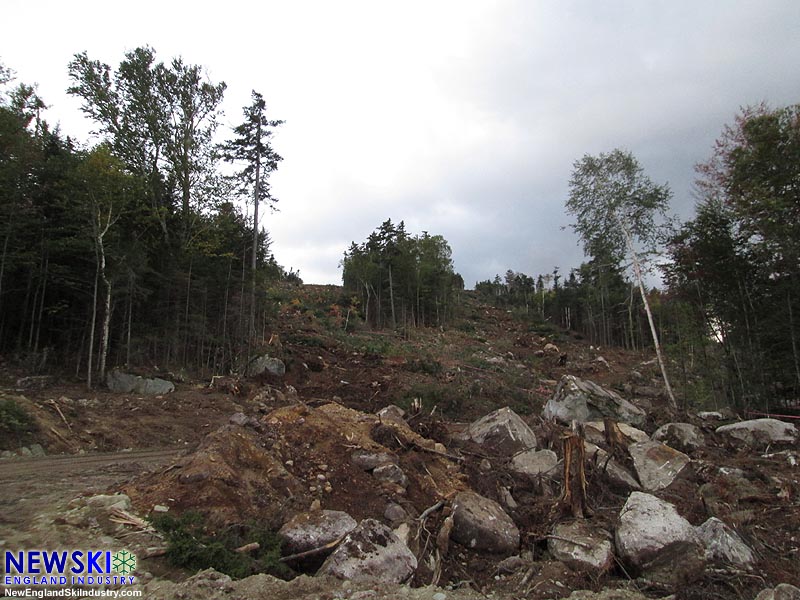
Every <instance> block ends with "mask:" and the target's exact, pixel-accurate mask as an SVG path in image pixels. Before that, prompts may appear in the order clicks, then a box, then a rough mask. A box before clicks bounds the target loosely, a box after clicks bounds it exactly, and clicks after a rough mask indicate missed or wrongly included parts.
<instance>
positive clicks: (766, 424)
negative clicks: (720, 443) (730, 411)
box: [717, 419, 800, 446]
mask: <svg viewBox="0 0 800 600" xmlns="http://www.w3.org/2000/svg"><path fill="white" fill-rule="evenodd" d="M717 433H722V434H725V435H728V436H730V437H732V438H733V439H735V440H738V441H740V442H744V443H745V444H747V445H749V446H767V445H769V444H775V443H789V444H791V443H793V442H795V441H797V439H798V438H800V432H798V430H797V427H795V426H794V425H792V424H791V423H786V422H784V421H779V420H778V419H752V420H750V421H740V422H739V423H731V424H730V425H723V426H722V427H717Z"/></svg>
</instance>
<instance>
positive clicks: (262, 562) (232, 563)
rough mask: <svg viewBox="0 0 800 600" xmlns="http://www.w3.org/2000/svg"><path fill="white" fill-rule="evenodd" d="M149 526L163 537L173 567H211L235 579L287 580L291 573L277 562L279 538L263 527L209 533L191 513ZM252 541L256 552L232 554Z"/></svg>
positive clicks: (165, 517)
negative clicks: (270, 577)
mask: <svg viewBox="0 0 800 600" xmlns="http://www.w3.org/2000/svg"><path fill="white" fill-rule="evenodd" d="M152 523H153V526H154V527H155V528H156V529H157V530H158V531H160V532H161V533H162V534H163V535H164V539H165V540H166V541H167V553H166V557H167V559H168V560H169V561H170V562H171V563H172V564H173V565H175V566H178V567H182V568H185V569H189V570H191V571H199V570H202V569H208V568H213V569H216V570H217V571H220V572H221V573H225V574H226V575H230V576H231V577H233V578H235V579H241V578H243V577H248V576H250V575H254V574H256V573H267V574H269V575H273V576H275V577H280V578H282V579H287V578H289V577H291V576H292V574H293V572H292V571H291V569H289V568H288V567H287V566H286V565H285V564H283V563H282V562H280V561H279V559H280V556H281V543H280V539H279V538H278V537H277V535H276V534H275V533H274V532H273V531H271V530H268V529H266V528H264V527H263V526H260V525H256V524H252V525H248V526H245V525H234V526H231V527H228V528H227V529H225V530H224V531H222V532H220V533H216V534H212V533H209V532H208V531H207V529H206V526H205V519H204V517H203V515H201V514H200V513H198V512H195V511H189V512H186V513H184V514H183V515H181V516H179V517H174V516H172V515H169V514H164V515H157V516H155V517H153V519H152ZM252 542H257V543H258V545H259V548H258V550H255V551H253V552H236V551H235V549H236V548H239V547H241V546H244V545H245V544H250V543H252Z"/></svg>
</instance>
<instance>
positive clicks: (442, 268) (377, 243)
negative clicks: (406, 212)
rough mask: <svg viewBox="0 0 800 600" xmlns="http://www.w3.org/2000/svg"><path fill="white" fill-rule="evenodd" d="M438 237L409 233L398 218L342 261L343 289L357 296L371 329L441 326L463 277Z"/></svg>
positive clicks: (450, 311) (352, 248) (449, 316)
mask: <svg viewBox="0 0 800 600" xmlns="http://www.w3.org/2000/svg"><path fill="white" fill-rule="evenodd" d="M451 255H452V251H451V249H450V246H449V245H448V243H447V241H446V240H445V239H444V238H443V237H442V236H440V235H430V234H428V233H427V232H423V233H422V235H411V234H409V233H408V232H407V231H406V229H405V224H404V223H403V222H402V221H401V222H400V224H399V225H394V224H393V223H392V221H391V220H387V221H385V222H384V223H383V224H381V226H380V227H379V228H378V229H376V230H375V231H374V232H372V233H371V234H370V235H369V237H368V238H367V240H366V241H365V242H363V243H361V244H356V243H355V242H353V243H352V244H351V245H350V248H349V249H348V250H347V251H346V252H345V254H344V258H343V259H342V271H343V272H342V279H343V281H344V287H345V291H346V292H347V293H349V294H352V295H354V296H355V297H356V298H358V305H359V308H360V311H361V313H362V316H363V318H364V319H365V320H366V322H367V323H369V324H371V325H372V326H374V327H392V328H395V327H398V326H403V327H405V326H431V325H433V326H444V325H445V324H447V323H448V322H449V321H450V320H451V319H452V316H453V311H454V309H455V307H456V304H457V294H458V292H459V291H461V290H463V289H464V281H463V279H462V278H461V276H460V275H459V274H457V273H455V272H454V270H453V261H452V259H451Z"/></svg>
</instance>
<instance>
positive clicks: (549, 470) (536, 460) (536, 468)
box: [509, 450, 558, 478]
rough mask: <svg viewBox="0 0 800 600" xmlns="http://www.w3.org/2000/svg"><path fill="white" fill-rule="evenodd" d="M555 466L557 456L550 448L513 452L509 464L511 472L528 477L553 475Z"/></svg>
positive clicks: (556, 464) (556, 465)
mask: <svg viewBox="0 0 800 600" xmlns="http://www.w3.org/2000/svg"><path fill="white" fill-rule="evenodd" d="M557 467H558V456H557V455H556V453H555V452H553V451H552V450H526V451H525V452H521V453H519V454H515V455H514V457H513V458H512V459H511V463H510V464H509V469H510V470H511V472H512V473H515V474H517V475H521V476H523V477H529V478H536V477H538V476H539V475H548V474H550V475H553V474H555V473H556V471H557Z"/></svg>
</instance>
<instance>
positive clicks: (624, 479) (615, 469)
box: [583, 442, 642, 490]
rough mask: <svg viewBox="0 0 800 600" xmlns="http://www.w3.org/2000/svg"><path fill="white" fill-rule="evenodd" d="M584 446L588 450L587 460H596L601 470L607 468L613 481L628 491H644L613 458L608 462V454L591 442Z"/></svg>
mask: <svg viewBox="0 0 800 600" xmlns="http://www.w3.org/2000/svg"><path fill="white" fill-rule="evenodd" d="M583 445H584V448H585V450H586V458H587V459H589V458H592V459H593V460H595V464H596V465H597V467H598V468H600V469H602V468H603V467H605V473H606V475H607V476H608V478H609V479H610V480H611V481H613V482H614V483H616V484H617V485H619V486H622V487H623V488H626V489H628V490H641V489H642V486H641V485H640V484H639V482H638V481H636V478H635V477H634V476H633V475H632V474H631V473H629V472H628V470H627V469H625V468H624V467H623V466H621V465H620V464H619V463H618V462H617V461H616V460H614V459H613V458H612V459H611V460H608V452H606V451H605V450H603V449H602V448H600V447H598V446H595V445H594V444H592V443H590V442H584V444H583Z"/></svg>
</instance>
